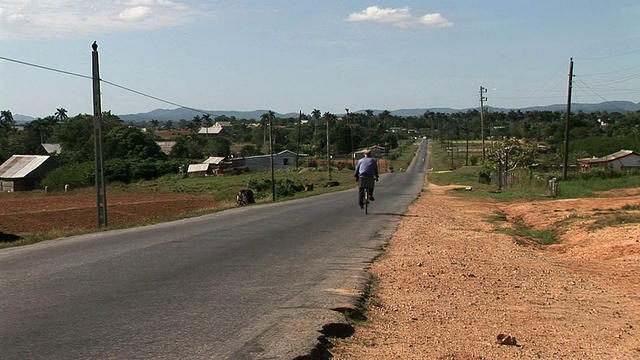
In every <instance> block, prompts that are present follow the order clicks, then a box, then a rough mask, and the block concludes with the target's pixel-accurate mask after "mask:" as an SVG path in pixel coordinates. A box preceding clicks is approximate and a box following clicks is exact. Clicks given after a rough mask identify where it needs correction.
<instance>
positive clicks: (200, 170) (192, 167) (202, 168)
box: [187, 164, 213, 176]
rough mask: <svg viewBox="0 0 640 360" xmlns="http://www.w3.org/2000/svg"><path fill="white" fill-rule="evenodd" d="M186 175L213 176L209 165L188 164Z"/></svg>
mask: <svg viewBox="0 0 640 360" xmlns="http://www.w3.org/2000/svg"><path fill="white" fill-rule="evenodd" d="M187 174H189V175H202V176H207V175H211V174H213V170H212V169H211V164H189V167H188V168H187Z"/></svg>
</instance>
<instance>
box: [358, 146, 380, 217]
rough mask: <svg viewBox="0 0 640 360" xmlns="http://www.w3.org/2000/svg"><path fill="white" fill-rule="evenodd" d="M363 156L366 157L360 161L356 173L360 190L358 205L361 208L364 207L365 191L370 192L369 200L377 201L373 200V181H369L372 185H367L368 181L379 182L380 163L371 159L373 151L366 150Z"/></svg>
mask: <svg viewBox="0 0 640 360" xmlns="http://www.w3.org/2000/svg"><path fill="white" fill-rule="evenodd" d="M363 154H364V157H363V158H362V159H360V160H359V161H358V164H357V165H356V172H355V177H356V181H357V182H358V188H359V191H358V205H360V208H363V207H364V192H365V189H366V190H367V191H368V192H369V200H371V201H374V200H375V199H374V198H373V181H369V183H370V184H366V180H375V181H378V163H377V162H376V161H375V160H374V159H373V158H372V157H371V150H369V149H366V150H364V151H363ZM363 179H364V180H363Z"/></svg>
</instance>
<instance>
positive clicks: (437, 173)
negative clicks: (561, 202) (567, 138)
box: [428, 141, 640, 245]
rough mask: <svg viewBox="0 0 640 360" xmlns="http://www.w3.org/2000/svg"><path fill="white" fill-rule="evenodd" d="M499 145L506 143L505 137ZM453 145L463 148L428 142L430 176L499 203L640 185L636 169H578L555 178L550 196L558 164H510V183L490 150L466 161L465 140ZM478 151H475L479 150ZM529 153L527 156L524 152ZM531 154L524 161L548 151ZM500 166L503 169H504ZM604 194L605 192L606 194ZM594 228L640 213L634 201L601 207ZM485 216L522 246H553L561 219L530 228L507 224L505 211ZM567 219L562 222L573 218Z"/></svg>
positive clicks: (473, 147)
mask: <svg viewBox="0 0 640 360" xmlns="http://www.w3.org/2000/svg"><path fill="white" fill-rule="evenodd" d="M496 143H499V144H500V145H499V146H498V148H502V149H504V148H508V147H509V145H508V144H507V145H505V143H504V142H502V143H500V141H497V142H496ZM453 145H454V146H456V145H457V146H458V147H462V146H464V149H465V151H464V152H461V151H458V152H455V153H454V155H453V157H452V155H451V151H447V150H448V149H447V146H444V145H443V144H438V143H436V142H434V143H432V146H431V148H430V151H431V156H430V163H429V166H430V168H431V169H430V171H429V174H428V179H429V181H430V182H432V183H434V184H437V185H459V187H455V189H456V190H457V191H455V193H456V194H457V195H458V196H467V197H479V198H483V197H484V198H490V199H493V200H495V201H499V202H516V201H533V200H535V201H545V200H555V199H577V198H589V197H595V196H603V195H602V193H607V192H608V193H609V194H611V195H610V196H615V195H614V194H615V193H616V191H615V190H620V189H629V188H637V187H640V176H639V174H638V171H637V170H636V169H633V170H628V171H623V172H616V171H612V170H609V169H601V168H596V169H591V170H586V171H580V170H577V169H574V170H572V171H571V172H570V173H569V174H568V177H567V180H566V181H559V182H558V190H557V193H556V194H555V195H554V194H552V192H551V189H550V184H549V182H550V180H551V179H554V178H555V179H561V177H562V172H561V170H558V169H549V167H547V168H541V169H533V168H528V169H527V168H526V167H524V166H522V167H518V166H514V167H512V168H511V169H510V170H509V171H508V173H507V174H506V175H505V174H504V173H503V174H501V175H502V177H503V178H504V177H508V178H509V179H510V182H509V183H507V184H505V183H500V182H499V181H500V179H499V177H498V176H496V171H497V170H496V169H497V164H496V159H497V157H495V156H494V155H492V153H491V151H488V152H487V154H488V156H486V162H485V164H484V165H475V166H474V165H469V166H467V165H465V162H466V156H467V154H466V142H465V144H464V145H462V143H460V142H457V143H453ZM469 149H470V151H469V153H470V154H473V155H471V156H481V154H482V144H481V143H480V142H479V141H474V142H471V143H470V147H469ZM478 154H479V155H478ZM527 156H529V155H527ZM531 156H532V158H531V159H530V160H529V162H526V163H537V162H538V161H545V157H546V154H539V153H536V152H535V151H534V152H532V155H531ZM503 161H504V160H503ZM503 171H504V170H503ZM604 196H607V195H604ZM597 216H598V218H597V219H595V220H594V224H593V225H592V229H596V228H602V227H607V226H616V225H620V224H628V223H638V222H640V213H639V212H638V211H637V206H635V205H628V206H626V207H623V208H622V209H620V210H609V211H605V210H603V211H601V212H599V213H598V214H597ZM487 220H488V221H490V222H492V223H494V224H495V226H496V229H498V230H497V231H500V232H506V233H509V234H510V235H513V236H514V237H515V238H516V239H518V241H519V243H521V244H523V245H526V244H528V243H529V242H528V241H527V240H532V241H534V242H536V243H538V244H540V245H551V244H555V243H557V242H558V239H557V238H558V236H557V234H558V232H559V231H561V229H562V223H561V222H560V223H557V224H555V226H554V227H552V228H551V229H534V228H532V227H528V226H526V225H525V224H523V223H514V224H511V225H510V226H505V223H506V222H507V218H506V216H504V214H490V215H487ZM574 220H575V219H572V218H570V217H569V218H567V219H565V220H564V221H574Z"/></svg>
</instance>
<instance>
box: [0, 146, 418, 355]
mask: <svg viewBox="0 0 640 360" xmlns="http://www.w3.org/2000/svg"><path fill="white" fill-rule="evenodd" d="M425 151H426V141H423V142H422V143H421V145H420V147H419V150H418V152H417V156H416V159H415V160H414V163H413V164H412V165H411V166H410V167H409V169H407V171H406V172H396V173H392V174H385V175H384V176H382V177H381V179H380V181H379V182H378V184H377V186H376V192H375V197H376V201H375V202H373V203H372V204H371V206H370V209H369V210H370V213H369V214H368V215H365V214H364V212H363V211H362V210H360V208H359V206H358V204H357V190H356V189H350V190H345V191H341V192H337V193H332V194H326V195H319V196H314V197H311V198H307V199H300V200H294V201H287V202H282V203H275V204H268V205H258V206H247V207H242V208H236V209H232V210H229V211H224V212H220V213H217V214H212V215H206V216H201V217H198V218H192V219H186V220H180V221H174V222H170V223H164V224H158V225H152V226H145V227H141V228H135V229H128V230H116V231H108V232H101V233H96V234H90V235H82V236H76V237H71V238H66V239H59V240H54V241H47V242H43V243H39V244H35V245H31V246H25V247H20V248H10V249H4V250H0V359H3V360H10V359H65V360H66V359H294V358H296V357H302V356H309V354H311V353H312V351H313V350H314V349H316V348H321V346H319V338H320V337H321V336H322V335H323V334H322V330H323V328H324V329H330V328H336V327H339V325H340V324H345V320H344V316H343V314H342V313H340V312H339V311H336V310H337V309H340V308H344V307H348V306H351V305H353V304H354V303H355V302H356V301H357V300H358V299H357V294H358V290H361V289H362V288H363V287H364V285H365V283H366V281H367V277H366V272H365V268H366V266H367V264H368V263H370V262H371V261H372V260H373V259H374V257H375V256H376V255H378V254H379V253H380V248H381V246H382V245H383V244H384V243H385V242H386V241H388V239H389V237H390V236H391V235H392V233H393V231H394V230H395V228H396V226H397V222H398V220H399V219H400V217H401V216H402V214H403V213H404V212H405V210H406V208H407V206H408V205H409V204H410V203H411V202H412V201H413V200H414V199H415V198H416V196H417V195H418V194H419V193H420V191H421V189H422V187H423V183H424V172H425V170H426V166H427V161H425V158H426V154H425ZM396 170H397V169H396Z"/></svg>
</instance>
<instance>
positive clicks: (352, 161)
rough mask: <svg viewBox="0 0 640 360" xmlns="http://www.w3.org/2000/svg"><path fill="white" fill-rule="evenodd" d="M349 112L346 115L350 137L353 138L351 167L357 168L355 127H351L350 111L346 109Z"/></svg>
mask: <svg viewBox="0 0 640 360" xmlns="http://www.w3.org/2000/svg"><path fill="white" fill-rule="evenodd" d="M345 110H346V111H347V115H345V117H346V118H347V126H349V136H350V137H351V165H352V166H353V167H354V168H355V167H356V156H355V155H356V154H355V152H354V149H353V127H352V126H351V123H350V121H349V120H351V119H349V109H345Z"/></svg>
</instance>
